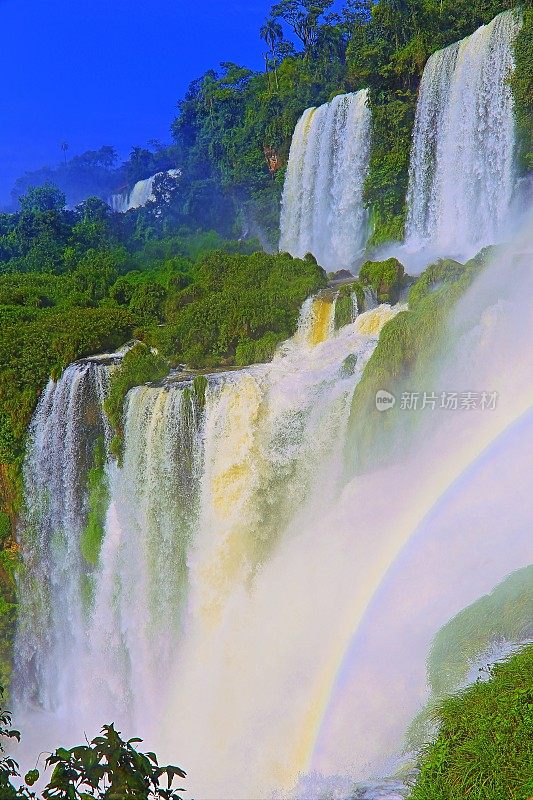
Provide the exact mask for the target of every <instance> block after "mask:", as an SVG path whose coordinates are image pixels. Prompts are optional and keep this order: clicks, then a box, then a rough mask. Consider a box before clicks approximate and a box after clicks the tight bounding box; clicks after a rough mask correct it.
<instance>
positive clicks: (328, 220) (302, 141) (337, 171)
mask: <svg viewBox="0 0 533 800" xmlns="http://www.w3.org/2000/svg"><path fill="white" fill-rule="evenodd" d="M367 99H368V98H367V91H366V90H362V91H360V92H357V93H356V94H346V95H338V96H337V97H335V98H334V99H333V100H332V101H331V102H330V103H327V104H326V105H323V106H320V107H319V108H310V109H308V110H307V111H306V112H305V113H304V114H303V116H302V118H301V119H300V121H299V122H298V125H297V126H296V129H295V131H294V136H293V139H292V144H291V151H290V155H289V163H288V166H287V176H286V179H285V187H284V190H283V199H282V205H281V236H280V243H279V248H280V250H281V251H285V252H289V253H291V254H292V255H293V256H297V257H299V258H302V257H303V256H305V255H306V254H307V253H312V254H313V255H314V256H315V257H316V259H317V260H318V262H319V264H320V265H321V266H322V267H324V269H327V270H330V271H336V270H338V269H341V268H347V269H350V268H353V267H355V266H356V264H357V262H358V260H359V259H360V257H361V254H362V251H363V249H364V246H365V244H366V240H367V237H368V215H367V212H366V210H365V209H364V207H363V201H362V193H363V184H364V181H365V178H366V175H367V171H368V162H369V158H370V123H371V116H370V110H369V108H368V104H367Z"/></svg>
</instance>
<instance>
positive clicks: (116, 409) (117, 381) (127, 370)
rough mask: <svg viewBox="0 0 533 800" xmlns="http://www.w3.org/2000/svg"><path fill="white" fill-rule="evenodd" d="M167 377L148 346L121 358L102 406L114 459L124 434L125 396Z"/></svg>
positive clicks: (137, 347) (163, 363)
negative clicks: (112, 431)
mask: <svg viewBox="0 0 533 800" xmlns="http://www.w3.org/2000/svg"><path fill="white" fill-rule="evenodd" d="M167 373H168V364H167V362H166V361H165V360H164V359H163V358H161V356H159V355H158V354H156V353H154V352H152V350H150V348H149V347H147V345H145V344H143V343H140V342H139V343H138V344H136V345H134V347H132V348H131V349H130V350H128V352H127V353H126V354H125V355H124V358H123V359H122V363H121V364H120V366H119V367H117V369H115V370H113V372H112V374H111V382H110V387H109V395H108V397H107V399H106V401H105V403H104V411H105V412H106V414H107V416H108V418H109V421H110V423H111V425H112V426H113V428H114V429H115V431H116V432H117V437H118V439H117V440H115V441H114V442H113V446H112V451H113V455H115V456H117V457H119V460H120V451H121V440H122V433H123V409H124V400H125V399H126V395H127V394H128V392H129V391H130V389H132V388H133V387H134V386H140V385H142V384H143V383H150V382H152V381H160V380H162V378H164V377H165V375H166V374H167Z"/></svg>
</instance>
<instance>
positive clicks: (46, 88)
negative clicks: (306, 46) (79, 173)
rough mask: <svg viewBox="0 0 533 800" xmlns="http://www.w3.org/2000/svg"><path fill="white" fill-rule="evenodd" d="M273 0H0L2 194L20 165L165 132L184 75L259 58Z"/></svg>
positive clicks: (2, 196) (3, 197)
mask: <svg viewBox="0 0 533 800" xmlns="http://www.w3.org/2000/svg"><path fill="white" fill-rule="evenodd" d="M271 5H272V3H271V2H269V0H233V1H232V0H225V1H224V0H221V2H218V1H217V0H47V1H46V2H43V0H0V32H1V45H0V74H1V75H2V77H3V80H2V90H1V92H0V204H3V203H5V202H6V201H7V200H8V199H9V192H10V190H11V187H12V185H13V182H14V180H15V179H16V178H17V177H18V176H19V175H20V174H22V172H24V170H26V169H35V168H37V167H40V166H43V165H45V164H55V163H56V162H57V161H58V160H59V159H60V158H61V151H60V144H61V142H62V141H67V142H68V143H69V145H70V150H69V155H74V154H76V153H80V152H83V151H84V150H87V149H93V148H97V147H100V146H101V145H103V144H109V145H113V146H114V147H116V149H117V150H118V151H119V153H120V155H122V156H125V155H127V153H128V152H129V150H130V148H131V147H132V146H133V145H136V144H140V145H144V144H146V142H147V140H148V139H151V138H156V139H160V140H162V141H169V140H170V134H169V126H170V123H171V120H172V118H173V116H174V115H175V110H176V103H177V101H178V99H179V98H180V97H182V96H183V94H184V92H185V90H186V88H187V86H188V84H189V82H190V81H191V80H192V79H193V78H195V77H197V76H198V75H200V74H202V73H203V72H204V71H205V70H206V69H208V68H209V67H213V66H215V67H216V66H217V65H218V64H219V63H220V62H221V61H236V62H239V63H242V64H246V65H247V66H251V67H254V68H260V67H261V66H262V53H263V49H264V44H263V43H262V42H261V40H260V39H259V35H258V30H259V27H260V26H261V23H262V22H263V20H264V19H265V17H266V16H267V14H268V11H269V9H270V7H271Z"/></svg>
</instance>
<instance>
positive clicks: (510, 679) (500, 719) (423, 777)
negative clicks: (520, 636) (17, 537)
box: [410, 646, 533, 800]
mask: <svg viewBox="0 0 533 800" xmlns="http://www.w3.org/2000/svg"><path fill="white" fill-rule="evenodd" d="M532 687H533V647H532V646H529V647H526V648H524V650H523V651H522V652H520V653H518V654H517V655H515V656H514V657H513V658H511V659H510V660H509V661H507V662H505V663H501V664H496V665H495V666H494V667H492V669H491V670H490V680H488V681H481V682H478V683H475V684H474V685H473V686H471V687H470V688H468V689H467V690H466V691H464V692H462V693H461V694H459V695H457V696H454V697H449V698H447V699H446V700H444V701H442V702H441V704H440V705H439V707H438V710H437V712H436V717H437V721H438V724H439V728H440V729H439V734H438V736H437V738H436V740H435V742H434V743H433V744H431V745H430V746H429V747H428V748H427V750H426V752H425V753H424V755H423V757H422V759H421V763H420V775H419V777H418V779H417V781H416V785H415V786H414V788H413V791H412V793H411V795H410V797H411V800H459V798H461V799H462V798H469V800H503V799H504V798H505V800H529V798H530V797H531V795H532V793H533V771H532V756H533V752H532V747H531V742H532V736H533V717H532V714H531V709H532V707H533V688H532Z"/></svg>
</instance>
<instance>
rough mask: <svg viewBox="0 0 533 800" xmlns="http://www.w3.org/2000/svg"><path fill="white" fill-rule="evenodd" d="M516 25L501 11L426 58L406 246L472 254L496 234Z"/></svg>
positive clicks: (504, 211)
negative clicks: (508, 81) (467, 35)
mask: <svg viewBox="0 0 533 800" xmlns="http://www.w3.org/2000/svg"><path fill="white" fill-rule="evenodd" d="M519 28H520V21H519V18H518V16H517V15H516V14H515V13H513V12H511V11H506V12H504V13H502V14H499V15H498V16H497V17H495V19H493V20H492V22H490V23H489V24H488V25H483V26H482V27H481V28H478V30H477V31H475V33H473V34H472V35H471V36H469V37H467V38H466V39H463V41H461V42H458V43H456V44H452V45H450V46H449V47H446V48H445V49H444V50H439V51H438V52H436V53H434V54H433V55H432V56H431V57H430V58H429V60H428V62H427V64H426V67H425V70H424V74H423V77H422V83H421V87H420V95H419V100H418V106H417V112H416V121H415V128H414V134H413V147H412V153H411V165H410V179H409V190H408V196H407V203H408V218H407V226H406V240H407V244H408V246H410V247H414V248H420V247H423V246H426V245H429V246H436V247H438V248H439V251H440V252H446V253H447V254H450V255H453V254H457V255H461V254H466V255H470V254H471V253H472V252H474V251H476V250H479V249H480V248H481V247H482V246H484V245H487V244H491V243H494V242H496V241H498V240H499V239H501V236H502V231H503V230H504V227H505V224H506V222H507V217H508V213H509V208H510V204H511V198H512V194H513V186H514V181H515V174H514V167H513V155H514V146H515V140H514V122H513V102H512V95H511V89H510V87H509V85H508V83H507V79H508V77H509V74H510V73H511V71H512V68H513V57H512V43H513V39H514V37H515V35H516V33H517V32H518V30H519Z"/></svg>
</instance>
